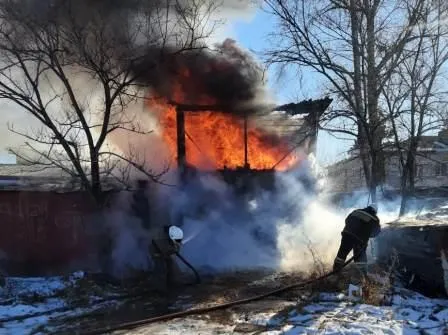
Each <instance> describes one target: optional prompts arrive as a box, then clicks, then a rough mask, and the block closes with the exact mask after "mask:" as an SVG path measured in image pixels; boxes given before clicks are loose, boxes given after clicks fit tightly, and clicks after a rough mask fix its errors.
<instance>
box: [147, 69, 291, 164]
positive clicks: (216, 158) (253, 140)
mask: <svg viewBox="0 0 448 335" xmlns="http://www.w3.org/2000/svg"><path fill="white" fill-rule="evenodd" d="M182 74H183V76H182V77H187V78H188V77H190V73H189V71H188V70H185V72H184V73H182ZM176 88H177V89H175V90H174V96H175V101H176V102H183V101H184V100H185V99H183V97H184V94H183V90H182V89H181V86H180V83H177V84H176ZM195 100H200V101H195V103H196V104H197V105H212V104H213V99H211V98H209V97H204V96H200V97H199V98H198V97H196V99H195ZM147 101H148V107H149V109H150V110H151V111H153V112H156V113H157V114H158V116H159V121H160V125H161V126H162V137H163V140H164V142H165V143H166V144H167V146H168V148H169V150H170V153H171V156H172V158H173V159H175V158H176V157H177V131H176V109H175V107H174V106H172V105H170V104H168V103H167V101H166V100H164V99H149V100H147ZM185 136H186V138H185V142H186V158H187V162H188V164H190V165H192V166H194V167H196V168H200V169H223V168H230V169H235V168H238V167H243V166H244V163H245V162H244V159H245V157H244V125H243V120H242V118H240V117H238V116H235V115H233V114H230V113H225V112H216V111H201V112H188V111H186V112H185ZM247 136H248V137H247V147H248V163H249V167H250V168H251V169H255V170H262V169H272V168H275V170H278V171H285V170H287V169H289V168H291V167H293V166H294V165H296V164H297V162H298V158H297V157H296V156H295V155H293V154H290V152H291V148H290V147H289V146H288V145H287V143H286V142H284V141H279V140H277V141H275V142H277V143H274V141H272V139H271V140H270V139H269V136H268V134H265V133H264V132H262V131H261V130H259V129H256V128H254V127H253V126H251V125H250V123H249V124H248V131H247ZM271 137H272V136H271Z"/></svg>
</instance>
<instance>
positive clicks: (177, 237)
mask: <svg viewBox="0 0 448 335" xmlns="http://www.w3.org/2000/svg"><path fill="white" fill-rule="evenodd" d="M168 235H169V236H170V239H172V240H173V241H182V240H183V238H184V232H183V231H182V229H180V228H179V227H177V226H170V228H169V229H168Z"/></svg>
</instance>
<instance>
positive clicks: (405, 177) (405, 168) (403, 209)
mask: <svg viewBox="0 0 448 335" xmlns="http://www.w3.org/2000/svg"><path fill="white" fill-rule="evenodd" d="M408 173H409V167H408V164H407V163H406V164H405V166H403V172H402V174H401V204H400V212H399V214H398V217H402V216H403V215H405V214H406V209H407V208H406V207H407V203H408V198H409V194H408V188H407V180H408Z"/></svg>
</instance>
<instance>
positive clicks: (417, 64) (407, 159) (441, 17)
mask: <svg viewBox="0 0 448 335" xmlns="http://www.w3.org/2000/svg"><path fill="white" fill-rule="evenodd" d="M421 15H422V18H423V19H422V20H421V24H420V25H418V27H417V28H416V29H415V32H414V36H415V37H416V39H415V41H414V42H413V43H411V44H409V45H408V46H407V47H406V50H405V51H404V55H405V58H404V60H403V62H402V63H401V64H400V65H399V66H398V68H397V69H396V71H394V73H393V75H392V76H391V78H390V80H389V81H388V82H387V83H386V84H385V85H384V87H383V93H382V95H383V98H384V105H385V107H386V110H387V112H388V115H389V120H388V123H389V127H390V133H391V135H392V143H393V148H394V149H393V150H392V152H393V156H395V154H396V156H397V157H396V158H397V160H398V163H399V166H400V169H401V175H400V179H401V194H402V202H401V206H400V216H402V215H404V214H405V213H406V209H407V203H408V200H409V197H410V196H411V195H412V194H413V193H414V191H415V176H416V172H417V171H416V160H417V155H418V148H419V145H420V143H421V138H422V136H423V135H425V134H428V133H431V132H434V131H437V130H439V129H440V128H441V127H442V126H443V123H444V121H445V120H446V118H447V115H446V113H445V111H446V101H445V99H444V97H445V96H446V90H445V89H444V87H443V84H442V82H443V81H444V80H446V77H445V76H444V71H443V70H444V65H445V64H446V63H447V60H448V29H447V27H446V23H445V20H446V19H447V18H448V7H447V6H446V5H445V4H444V2H442V1H432V2H430V3H428V4H426V6H425V9H424V11H422V14H421ZM391 158H392V159H393V157H391Z"/></svg>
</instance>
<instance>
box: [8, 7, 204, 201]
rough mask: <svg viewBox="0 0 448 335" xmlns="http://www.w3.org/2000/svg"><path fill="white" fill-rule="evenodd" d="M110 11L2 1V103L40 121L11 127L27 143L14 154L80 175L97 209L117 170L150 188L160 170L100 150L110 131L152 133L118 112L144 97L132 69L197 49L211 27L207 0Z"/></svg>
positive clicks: (125, 114) (115, 153)
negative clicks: (32, 128) (130, 172)
mask: <svg viewBox="0 0 448 335" xmlns="http://www.w3.org/2000/svg"><path fill="white" fill-rule="evenodd" d="M114 6H117V4H115V5H113V4H110V3H109V2H108V1H99V2H96V3H92V2H87V1H60V2H54V3H48V2H39V1H36V2H32V1H31V2H30V1H10V0H2V1H1V2H0V20H1V22H0V64H1V65H0V98H1V99H6V100H8V101H10V102H12V103H13V104H16V105H18V106H19V107H20V108H22V109H23V110H25V111H26V112H27V113H28V114H29V115H31V116H33V117H34V118H35V119H37V120H38V121H39V123H40V124H41V128H40V129H38V131H37V132H27V131H19V130H16V129H14V128H12V130H13V131H15V132H17V133H20V134H21V135H23V136H25V137H26V139H27V142H26V146H27V148H28V150H27V153H26V154H25V153H18V154H19V155H22V156H23V158H24V159H26V160H28V161H29V162H30V163H39V164H41V165H43V166H53V167H58V168H60V169H62V170H63V171H66V172H67V173H68V174H70V175H72V176H74V177H76V178H79V179H80V181H81V184H82V185H83V187H84V188H85V189H86V190H87V191H88V192H89V193H90V194H91V195H92V197H93V199H94V200H95V202H96V203H97V204H98V205H101V204H102V203H103V196H102V195H103V189H102V181H103V180H104V179H105V178H107V177H108V176H110V175H111V174H112V173H113V171H115V170H116V168H117V166H119V165H120V164H121V166H123V163H126V164H130V165H131V166H133V167H134V168H136V169H137V170H139V171H141V172H143V173H145V174H146V175H147V176H148V177H150V178H152V179H153V180H156V181H157V180H158V179H159V177H160V176H161V174H162V173H163V172H164V171H158V172H155V171H151V170H149V169H148V165H147V164H145V162H144V161H141V160H137V157H135V156H133V157H130V156H129V155H124V154H122V153H119V152H117V151H116V150H112V149H110V148H109V147H108V145H107V142H108V141H107V140H108V139H109V138H110V135H111V134H112V133H113V132H115V131H117V130H121V131H128V132H134V133H139V134H147V133H148V132H149V131H150V130H149V129H145V128H144V127H143V126H142V125H139V124H138V123H136V122H135V121H136V120H135V119H133V118H132V117H129V114H127V113H125V111H126V109H127V107H128V106H129V105H130V104H132V103H134V102H135V99H139V98H140V97H141V96H142V95H144V94H145V92H146V90H145V87H143V86H142V85H141V84H142V82H141V81H139V77H140V75H141V71H135V69H136V68H139V67H138V64H141V63H144V64H145V66H146V68H145V70H146V71H148V72H150V71H151V69H153V68H156V67H157V66H158V64H160V62H163V61H164V59H165V58H166V56H167V55H169V54H173V53H181V52H185V51H189V50H194V49H197V48H203V43H201V42H202V41H203V39H204V38H205V37H207V36H208V34H209V33H210V31H211V29H212V28H210V27H212V25H207V22H206V20H207V19H209V18H210V13H211V11H212V10H213V6H212V5H210V4H209V2H207V1H205V0H202V1H201V0H194V1H191V2H188V3H184V2H178V1H162V0H158V1H151V2H149V1H137V2H132V4H129V7H126V4H123V5H122V6H124V7H126V8H124V10H115V8H114ZM120 6H121V5H120ZM147 74H148V73H145V75H147ZM126 164H125V165H126ZM121 171H123V170H121Z"/></svg>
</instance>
